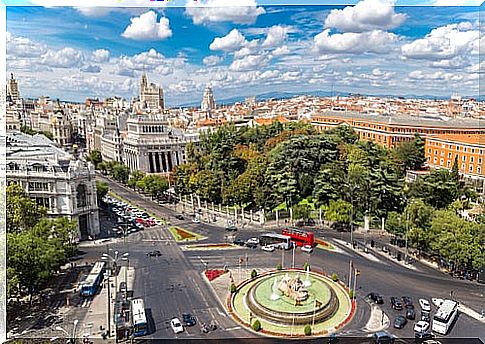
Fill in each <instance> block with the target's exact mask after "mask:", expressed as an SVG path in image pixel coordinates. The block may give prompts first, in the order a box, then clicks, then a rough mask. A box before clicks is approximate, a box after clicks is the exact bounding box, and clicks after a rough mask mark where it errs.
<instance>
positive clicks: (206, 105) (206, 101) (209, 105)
mask: <svg viewBox="0 0 485 344" xmlns="http://www.w3.org/2000/svg"><path fill="white" fill-rule="evenodd" d="M215 108H216V101H215V100H214V93H212V88H210V86H207V87H206V88H205V90H204V95H203V96H202V103H201V104H200V109H201V110H202V111H208V112H210V111H212V110H214V109H215Z"/></svg>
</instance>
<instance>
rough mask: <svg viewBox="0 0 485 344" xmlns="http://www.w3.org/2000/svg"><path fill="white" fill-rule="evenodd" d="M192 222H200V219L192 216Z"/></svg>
mask: <svg viewBox="0 0 485 344" xmlns="http://www.w3.org/2000/svg"><path fill="white" fill-rule="evenodd" d="M192 222H193V223H200V219H199V218H198V217H194V218H193V219H192Z"/></svg>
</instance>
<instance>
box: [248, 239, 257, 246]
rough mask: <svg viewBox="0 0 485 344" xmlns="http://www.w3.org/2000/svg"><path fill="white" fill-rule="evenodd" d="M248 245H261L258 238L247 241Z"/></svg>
mask: <svg viewBox="0 0 485 344" xmlns="http://www.w3.org/2000/svg"><path fill="white" fill-rule="evenodd" d="M246 244H256V245H259V239H258V238H249V239H248V240H247V241H246Z"/></svg>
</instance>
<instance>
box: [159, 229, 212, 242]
mask: <svg viewBox="0 0 485 344" xmlns="http://www.w3.org/2000/svg"><path fill="white" fill-rule="evenodd" d="M168 230H169V232H170V234H172V236H173V238H174V239H175V241H177V242H186V241H199V240H204V239H207V237H205V236H202V235H200V234H197V233H194V232H191V231H188V230H186V229H182V228H180V227H170V228H169V229H168Z"/></svg>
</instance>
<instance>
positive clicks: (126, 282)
mask: <svg viewBox="0 0 485 344" xmlns="http://www.w3.org/2000/svg"><path fill="white" fill-rule="evenodd" d="M121 260H123V261H125V262H126V266H125V301H126V300H128V269H129V268H130V258H129V256H126V257H123V258H121Z"/></svg>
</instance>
